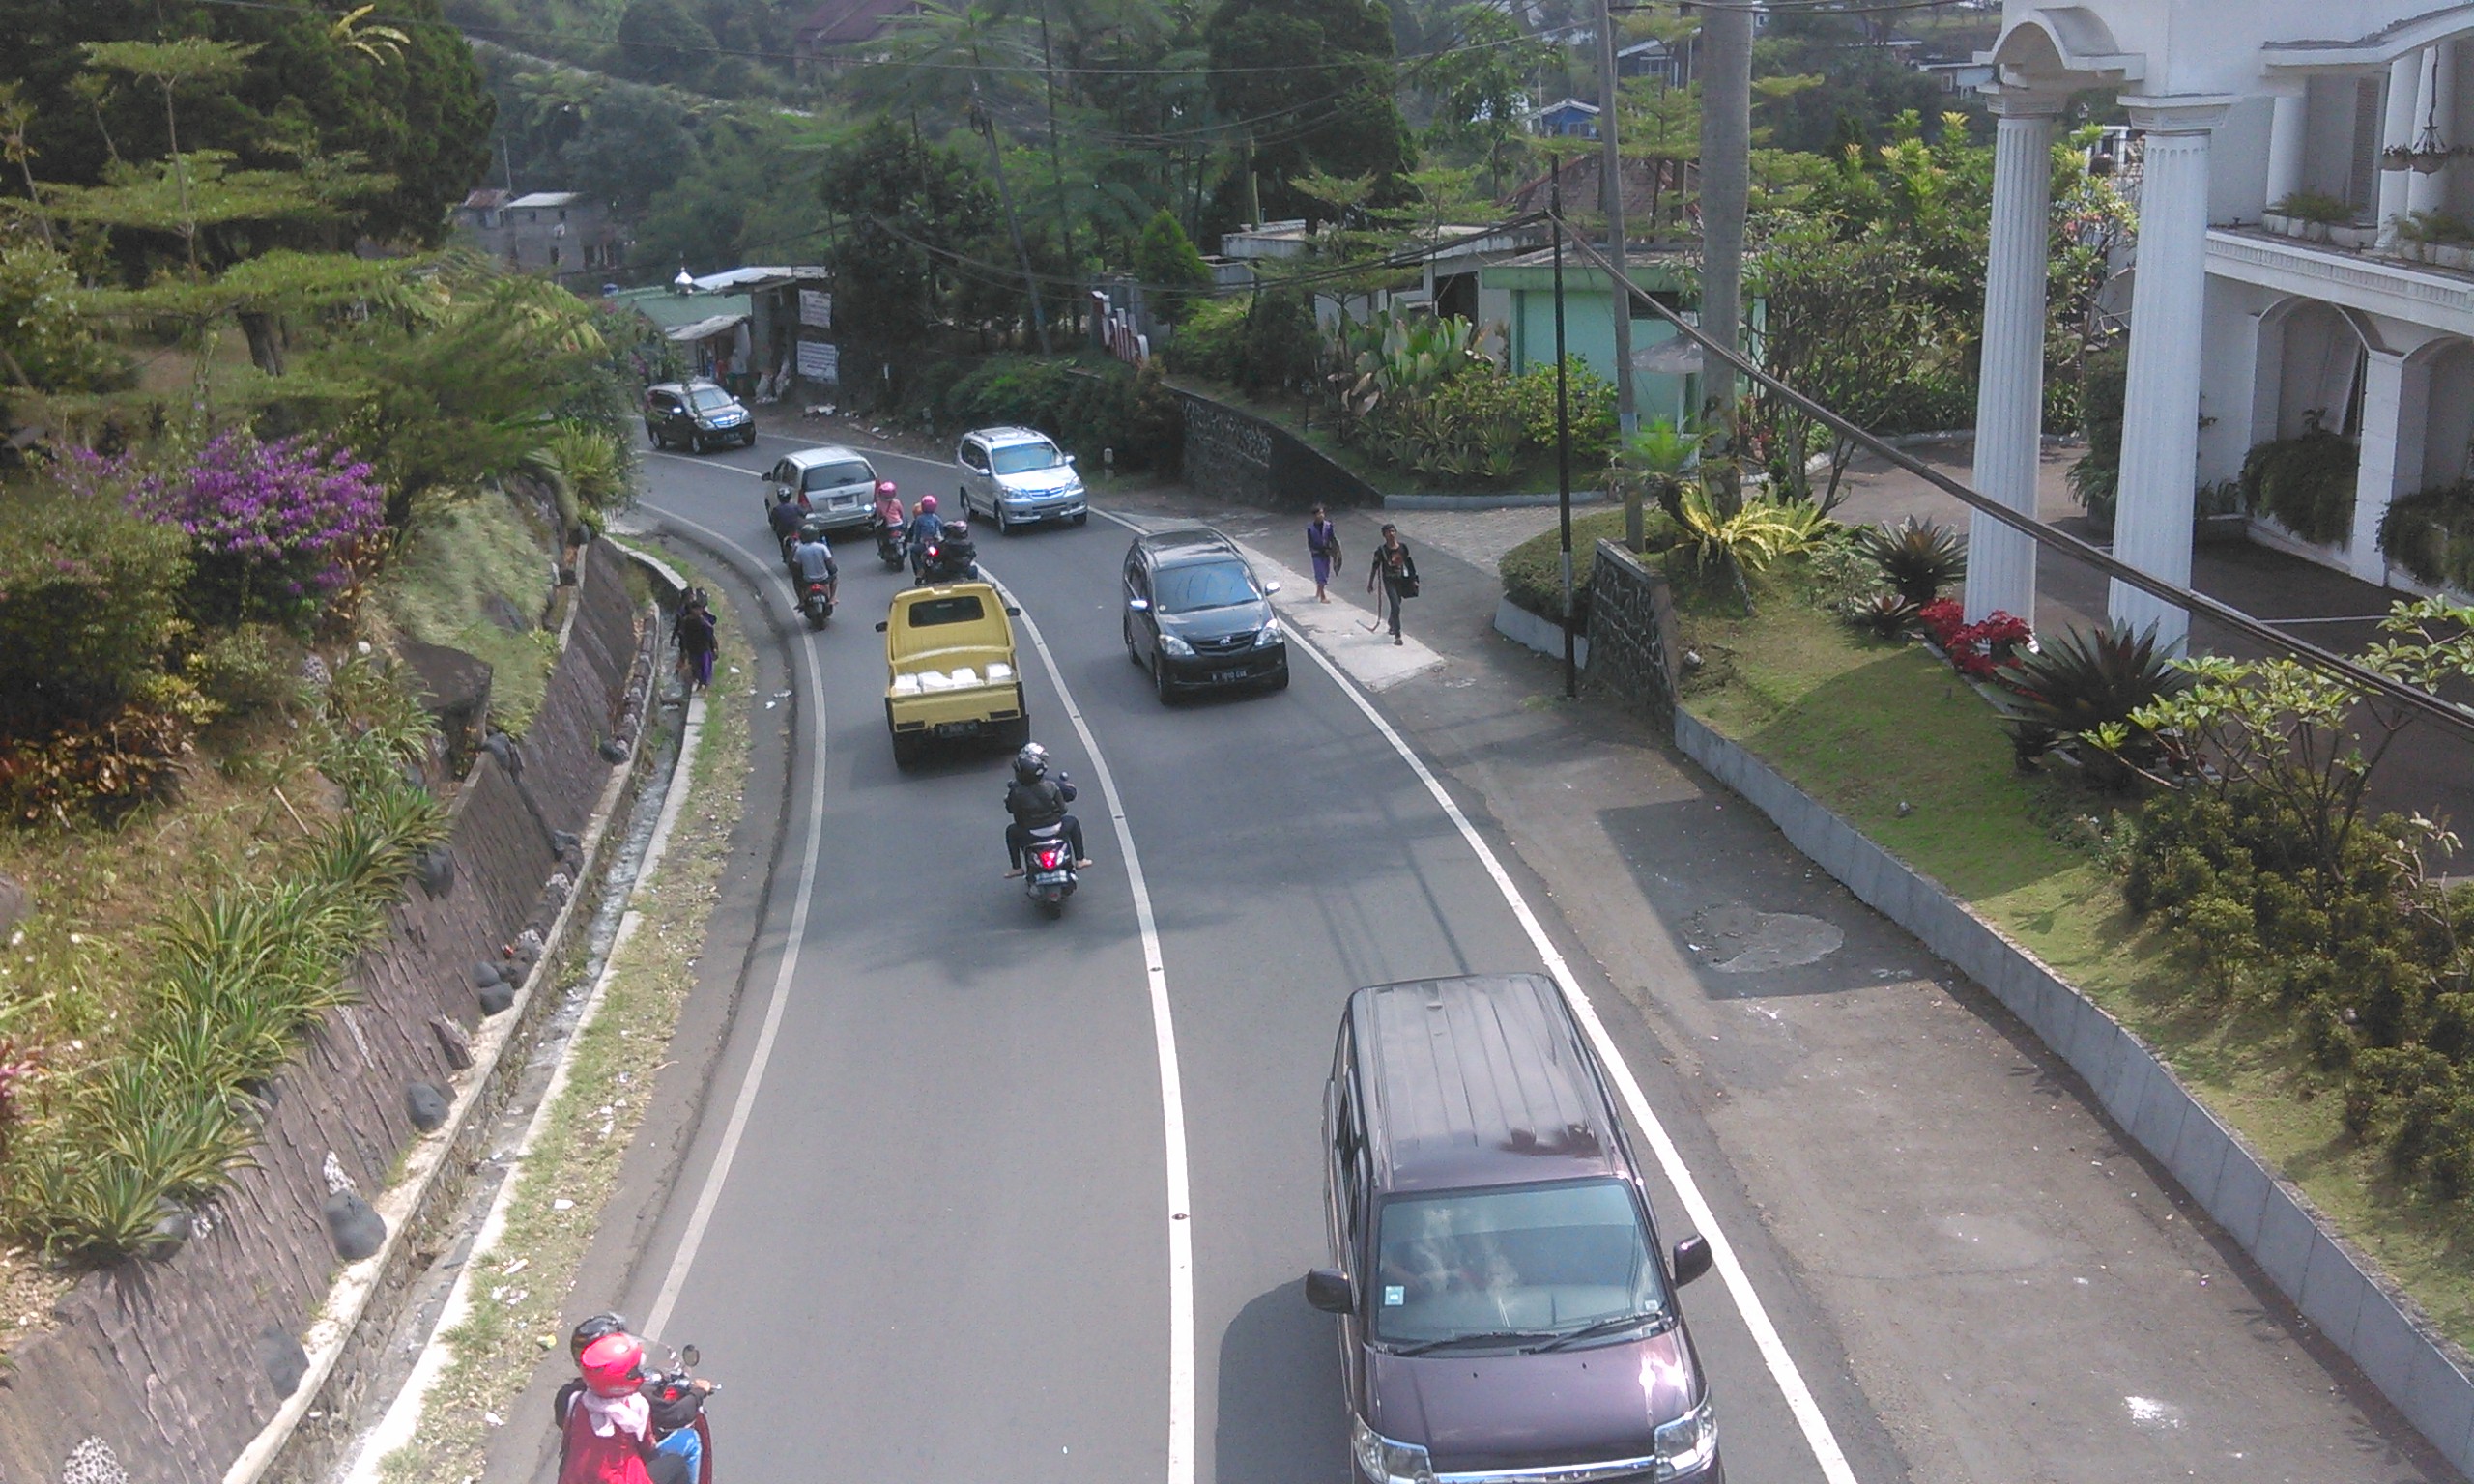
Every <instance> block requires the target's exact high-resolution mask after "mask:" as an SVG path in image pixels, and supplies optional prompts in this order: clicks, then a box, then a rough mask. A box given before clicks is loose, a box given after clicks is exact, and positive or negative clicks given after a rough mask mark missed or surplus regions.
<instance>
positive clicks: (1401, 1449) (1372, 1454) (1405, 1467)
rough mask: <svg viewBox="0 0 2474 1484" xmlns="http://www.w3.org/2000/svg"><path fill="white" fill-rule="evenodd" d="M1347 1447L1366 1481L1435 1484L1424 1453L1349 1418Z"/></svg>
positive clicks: (1382, 1483)
mask: <svg viewBox="0 0 2474 1484" xmlns="http://www.w3.org/2000/svg"><path fill="white" fill-rule="evenodd" d="M1349 1445H1350V1447H1351V1448H1352V1449H1353V1450H1354V1451H1355V1452H1356V1453H1357V1468H1358V1472H1360V1473H1362V1474H1364V1475H1365V1476H1366V1478H1368V1479H1373V1480H1378V1481H1380V1484H1434V1469H1433V1466H1432V1465H1431V1463H1430V1462H1429V1461H1428V1460H1427V1457H1426V1450H1425V1449H1424V1448H1422V1447H1419V1446H1418V1445H1417V1444H1415V1443H1410V1442H1394V1441H1392V1440H1391V1439H1389V1438H1386V1437H1384V1436H1383V1435H1382V1434H1381V1433H1378V1432H1376V1431H1375V1430H1374V1429H1372V1428H1370V1427H1368V1426H1366V1423H1365V1421H1364V1420H1363V1419H1361V1418H1358V1417H1354V1416H1352V1417H1350V1418H1349Z"/></svg>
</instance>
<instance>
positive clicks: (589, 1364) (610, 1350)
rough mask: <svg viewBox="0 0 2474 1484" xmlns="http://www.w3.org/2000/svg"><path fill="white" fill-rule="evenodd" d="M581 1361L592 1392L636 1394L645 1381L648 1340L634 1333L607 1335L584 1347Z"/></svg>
mask: <svg viewBox="0 0 2474 1484" xmlns="http://www.w3.org/2000/svg"><path fill="white" fill-rule="evenodd" d="M578 1363H579V1364H580V1365H581V1366H582V1367H583V1369H584V1384H586V1385H588V1386H590V1387H591V1388H592V1394H593V1395H595V1396H629V1395H633V1394H634V1392H635V1390H636V1388H637V1387H638V1386H639V1385H641V1384H643V1381H644V1365H645V1343H644V1341H642V1340H639V1339H637V1338H636V1337H635V1336H634V1335H632V1334H623V1333H622V1334H605V1335H603V1336H602V1337H601V1338H599V1339H597V1340H595V1341H593V1342H592V1343H591V1344H590V1345H587V1346H586V1347H585V1348H584V1356H583V1358H582V1359H581V1360H580V1361H579V1362H578Z"/></svg>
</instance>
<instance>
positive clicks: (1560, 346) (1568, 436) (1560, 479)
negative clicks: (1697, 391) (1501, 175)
mask: <svg viewBox="0 0 2474 1484" xmlns="http://www.w3.org/2000/svg"><path fill="white" fill-rule="evenodd" d="M1546 214H1547V217H1548V219H1550V220H1551V221H1553V222H1554V224H1555V512H1556V521H1557V523H1558V525H1559V527H1560V528H1561V529H1562V531H1563V537H1564V699H1566V700H1570V699H1573V698H1575V697H1577V696H1578V695H1579V694H1580V666H1579V664H1578V662H1577V660H1576V659H1575V657H1574V651H1575V649H1576V648H1577V647H1578V646H1577V644H1576V643H1575V642H1573V639H1572V394H1571V385H1570V381H1571V373H1570V372H1569V371H1568V370H1566V369H1565V365H1564V161H1563V159H1562V158H1561V157H1558V158H1557V159H1556V161H1555V171H1554V173H1553V174H1552V175H1550V176H1548V177H1547V178H1546ZM1623 307H1624V308H1625V310H1626V311H1627V312H1628V311H1629V310H1630V308H1631V305H1630V304H1629V303H1628V302H1627V303H1625V305H1624V306H1623Z"/></svg>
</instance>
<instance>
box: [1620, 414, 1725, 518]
mask: <svg viewBox="0 0 2474 1484" xmlns="http://www.w3.org/2000/svg"><path fill="white" fill-rule="evenodd" d="M1708 439H1709V435H1708V434H1706V433H1704V432H1702V431H1701V430H1699V429H1697V428H1692V427H1689V426H1686V427H1678V426H1677V425H1676V423H1675V422H1674V420H1673V419H1672V418H1667V417H1659V418H1655V419H1654V420H1652V421H1651V423H1650V424H1649V425H1648V426H1647V427H1645V428H1643V429H1641V430H1640V431H1639V432H1637V433H1635V434H1633V435H1632V436H1631V437H1630V438H1627V439H1625V441H1624V442H1622V443H1621V444H1619V445H1617V447H1616V450H1615V468H1614V471H1613V472H1614V475H1615V481H1616V483H1617V485H1618V486H1620V487H1621V488H1622V489H1623V491H1624V544H1625V545H1626V546H1628V547H1630V548H1631V549H1632V550H1633V551H1636V552H1637V551H1639V550H1640V549H1641V544H1642V541H1643V539H1644V537H1643V532H1642V529H1641V524H1642V523H1641V494H1642V491H1643V490H1644V488H1646V489H1647V490H1648V491H1649V493H1650V494H1651V496H1652V497H1653V498H1654V499H1656V500H1657V502H1658V508H1659V509H1661V510H1663V511H1665V512H1666V514H1667V519H1669V520H1671V521H1674V522H1675V523H1676V524H1677V525H1679V526H1681V525H1683V487H1684V483H1685V481H1684V479H1683V471H1685V470H1687V469H1689V468H1691V467H1692V465H1693V464H1694V463H1695V462H1696V461H1698V460H1699V459H1700V457H1701V447H1702V444H1703V443H1705V442H1708Z"/></svg>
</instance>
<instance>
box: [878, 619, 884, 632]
mask: <svg viewBox="0 0 2474 1484" xmlns="http://www.w3.org/2000/svg"><path fill="white" fill-rule="evenodd" d="M884 631H885V621H884V620H883V619H882V618H879V619H877V633H879V634H882V633H883V632H884Z"/></svg>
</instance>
